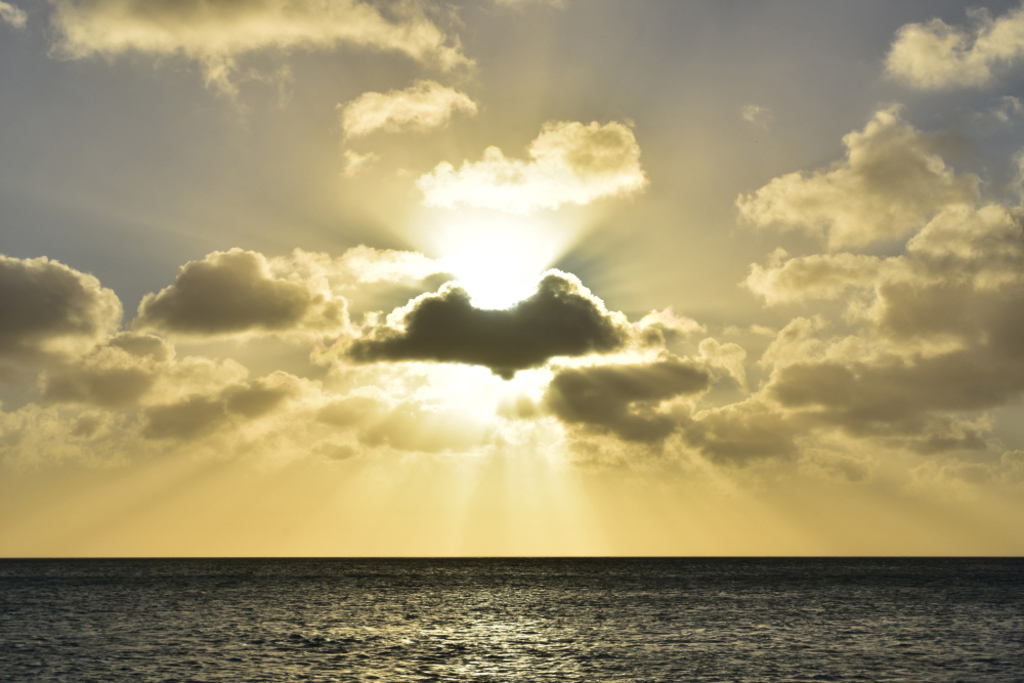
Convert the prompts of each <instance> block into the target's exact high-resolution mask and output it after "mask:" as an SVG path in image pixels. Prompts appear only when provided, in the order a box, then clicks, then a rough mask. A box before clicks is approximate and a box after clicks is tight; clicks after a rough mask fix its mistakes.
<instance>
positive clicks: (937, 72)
mask: <svg viewBox="0 0 1024 683" xmlns="http://www.w3.org/2000/svg"><path fill="white" fill-rule="evenodd" d="M968 18H969V19H970V20H971V24H972V25H971V26H970V27H969V28H965V27H962V26H950V25H949V24H947V23H946V22H944V21H942V20H941V19H932V20H931V21H928V22H925V23H913V24H906V25H905V26H902V27H900V29H899V30H898V31H897V32H896V39H895V41H893V44H892V48H891V49H890V50H889V55H888V57H887V58H886V70H887V72H888V73H889V75H890V76H891V77H892V78H895V79H897V80H900V81H903V82H904V83H907V84H908V85H910V86H912V87H915V88H920V89H923V90H941V89H947V88H956V87H981V86H984V85H987V84H988V83H990V82H991V81H992V79H993V78H994V76H995V74H994V72H993V70H994V69H995V68H996V67H999V66H1010V65H1013V64H1015V63H1016V62H1018V61H1020V60H1021V58H1024V7H1018V8H1016V9H1013V10H1010V11H1009V12H1007V13H1006V14H1004V15H1003V16H1001V17H999V18H998V19H993V18H992V16H991V15H990V14H989V13H988V11H987V10H984V9H982V10H968Z"/></svg>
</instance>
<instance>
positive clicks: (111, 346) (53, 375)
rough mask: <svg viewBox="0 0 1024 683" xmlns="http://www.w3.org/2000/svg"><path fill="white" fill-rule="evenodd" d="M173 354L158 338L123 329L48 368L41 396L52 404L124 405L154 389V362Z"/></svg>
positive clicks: (42, 376) (161, 360) (171, 356)
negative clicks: (80, 354)
mask: <svg viewBox="0 0 1024 683" xmlns="http://www.w3.org/2000/svg"><path fill="white" fill-rule="evenodd" d="M173 356H174V349H173V348H172V347H171V346H170V345H169V344H168V343H167V342H166V341H164V340H163V339H161V338H159V337H155V336H153V335H149V334H135V333H133V332H123V333H121V334H118V335H115V336H114V337H113V338H112V339H110V340H109V341H108V342H107V343H106V344H105V345H103V346H99V347H97V348H96V349H94V350H93V351H92V352H91V353H90V354H89V355H87V356H84V357H82V358H80V359H76V360H75V361H74V362H71V363H64V364H61V365H58V366H55V367H52V368H50V369H48V370H47V371H46V372H44V373H42V375H41V376H40V378H39V383H40V387H41V389H42V394H43V398H44V399H46V400H47V401H50V402H53V403H88V404H92V405H96V406H102V407H105V408H126V407H129V406H132V405H134V404H136V403H137V402H138V401H139V400H140V399H141V398H142V397H143V396H145V395H146V394H147V393H148V392H149V391H150V390H151V389H152V388H153V386H154V385H155V384H156V382H157V379H158V373H159V368H158V367H157V364H158V363H162V362H164V361H168V360H170V359H171V358H173ZM164 369H166V368H164Z"/></svg>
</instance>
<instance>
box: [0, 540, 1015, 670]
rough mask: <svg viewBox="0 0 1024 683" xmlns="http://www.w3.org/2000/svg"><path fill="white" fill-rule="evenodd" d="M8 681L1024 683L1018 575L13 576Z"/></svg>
mask: <svg viewBox="0 0 1024 683" xmlns="http://www.w3.org/2000/svg"><path fill="white" fill-rule="evenodd" d="M0 680H4V681H19V682H20V681H68V682H74V683H79V682H84V681H102V682H107V681H388V682H390V681H494V682H495V683H499V682H501V683H504V682H512V681H515V682H518V681H523V682H527V681H528V682H531V683H534V682H542V681H559V682H574V681H588V682H589V681H595V682H597V681H637V682H639V681H644V682H655V681H665V682H672V683H676V682H684V681H685V682H691V681H697V682H705V681H706V682H712V681H716V682H722V681H730V682H737V683H739V682H748V681H749V682H753V681H766V682H767V681H771V682H773V683H775V682H781V681H870V682H883V681H907V682H913V683H926V682H930V681H943V682H946V681H948V682H950V683H952V682H954V681H957V682H970V681H978V682H979V683H980V682H985V683H1002V682H1006V683H1010V682H1013V683H1020V681H1024V560H991V559H986V560H975V559H927V560H919V559H913V560H907V559H872V560H861V559H513V560H509V559H478V560H465V559H452V560H335V559H329V560H315V559H294V560H50V561H37V560H3V561H0Z"/></svg>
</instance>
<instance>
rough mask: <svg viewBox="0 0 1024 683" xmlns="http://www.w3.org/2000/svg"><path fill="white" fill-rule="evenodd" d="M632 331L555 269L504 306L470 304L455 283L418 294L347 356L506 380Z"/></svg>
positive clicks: (596, 349) (612, 345)
mask: <svg viewBox="0 0 1024 683" xmlns="http://www.w3.org/2000/svg"><path fill="white" fill-rule="evenodd" d="M629 334H630V331H629V327H628V323H627V322H626V320H625V318H624V316H622V315H621V314H616V313H612V312H609V311H608V310H607V309H606V308H605V307H604V304H603V303H602V302H601V301H600V300H599V299H597V298H596V297H594V296H593V295H592V294H591V293H590V292H589V291H588V290H587V289H586V288H584V287H583V286H582V284H580V282H579V280H577V279H576V278H575V277H573V276H571V275H567V274H565V273H559V272H554V271H552V272H550V273H549V274H547V275H546V276H545V277H544V278H543V279H542V280H541V281H540V283H539V284H538V286H537V291H536V293H534V294H533V295H532V296H530V297H529V298H527V299H524V300H523V301H521V302H519V303H518V304H516V305H515V306H513V307H511V308H509V309H506V310H484V309H479V308H474V307H473V305H472V304H471V303H470V297H469V295H468V294H467V293H466V292H465V291H464V290H462V289H460V288H458V287H457V286H452V285H449V286H446V287H444V288H442V289H441V291H440V292H439V293H437V294H428V295H423V296H421V297H418V298H417V299H414V300H413V301H412V302H410V304H409V305H408V306H407V307H405V308H404V309H400V310H399V311H396V313H395V314H392V316H391V317H389V324H387V325H381V326H378V327H375V328H373V329H372V330H370V332H369V334H368V336H366V337H365V338H363V339H359V340H357V341H355V342H354V343H353V344H352V345H351V346H350V347H349V349H348V355H349V356H350V357H351V358H352V359H354V360H356V361H360V362H370V361H380V360H433V361H439V362H448V363H466V364H471V365H483V366H485V367H487V368H490V369H491V370H492V371H493V372H494V373H495V374H497V375H500V376H501V377H504V378H506V379H508V378H511V377H512V376H513V375H515V373H516V372H517V371H519V370H524V369H526V368H533V367H539V366H541V365H543V364H544V363H545V362H546V361H547V360H548V359H550V358H553V357H556V356H582V355H586V354H589V353H600V352H608V351H613V350H615V349H618V348H620V347H622V346H623V345H624V344H625V343H626V341H627V340H628V338H629Z"/></svg>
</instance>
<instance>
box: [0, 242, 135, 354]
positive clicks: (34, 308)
mask: <svg viewBox="0 0 1024 683" xmlns="http://www.w3.org/2000/svg"><path fill="white" fill-rule="evenodd" d="M121 314H122V310H121V301H120V300H119V299H118V298H117V295H116V294H114V292H113V291H111V290H109V289H106V288H104V287H102V286H101V285H100V281H99V280H97V279H96V278H95V277H93V276H92V275H87V274H85V273H82V272H79V271H77V270H74V269H73V268H69V267H68V266H66V265H64V264H63V263H59V262H57V261H51V260H50V259H48V258H46V257H45V256H43V257H40V258H35V259H18V258H12V257H8V256H2V255H0V321H2V324H0V359H2V358H7V359H12V360H17V361H28V362H38V361H42V360H45V359H54V358H62V357H73V356H77V355H80V354H83V353H86V352H88V351H89V349H91V348H92V347H94V346H95V345H97V344H99V343H101V342H102V341H103V340H104V339H106V338H107V337H108V336H110V335H111V334H113V333H114V332H115V331H116V330H117V328H118V327H119V326H120V324H121Z"/></svg>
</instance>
